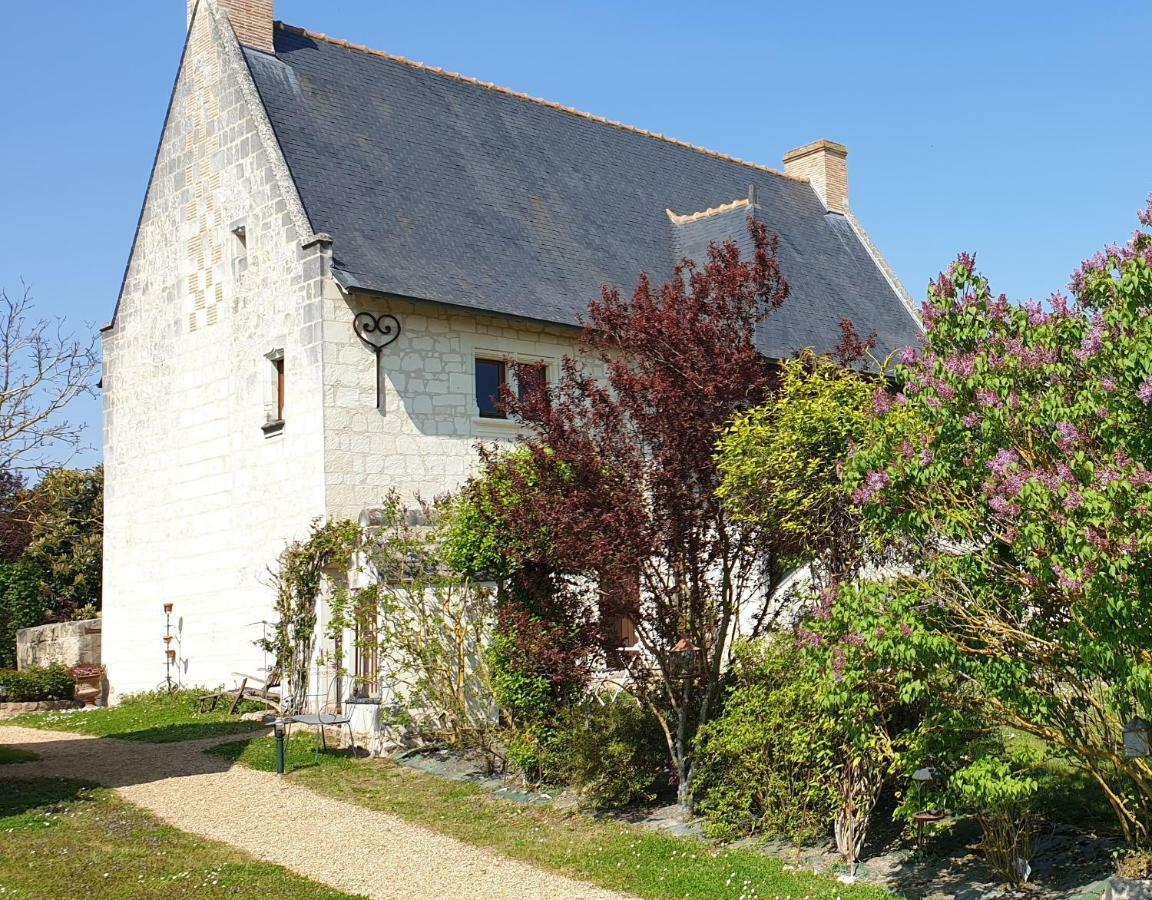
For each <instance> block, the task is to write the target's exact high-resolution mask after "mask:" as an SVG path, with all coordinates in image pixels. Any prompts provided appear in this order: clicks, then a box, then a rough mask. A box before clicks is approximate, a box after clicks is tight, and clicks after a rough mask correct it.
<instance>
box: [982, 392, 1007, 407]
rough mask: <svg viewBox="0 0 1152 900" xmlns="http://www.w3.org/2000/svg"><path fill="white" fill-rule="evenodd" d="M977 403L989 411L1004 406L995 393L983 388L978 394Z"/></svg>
mask: <svg viewBox="0 0 1152 900" xmlns="http://www.w3.org/2000/svg"><path fill="white" fill-rule="evenodd" d="M976 402H978V403H979V404H980V405H981V406H983V407H986V408H988V409H999V408H1000V407H1001V406H1002V405H1003V404H1002V403H1001V402H1000V397H999V396H997V394H996V392H995V391H990V390H987V389H986V388H982V389H980V390H978V391H977V392H976Z"/></svg>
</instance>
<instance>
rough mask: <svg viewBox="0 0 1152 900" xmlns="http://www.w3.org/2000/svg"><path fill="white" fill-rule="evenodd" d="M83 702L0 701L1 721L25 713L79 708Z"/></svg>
mask: <svg viewBox="0 0 1152 900" xmlns="http://www.w3.org/2000/svg"><path fill="white" fill-rule="evenodd" d="M83 705H84V704H83V703H77V702H76V701H75V700H36V701H34V702H31V703H0V721H3V720H4V719H11V718H14V717H16V716H22V715H24V714H25V713H34V712H50V711H52V710H56V709H79V708H80V707H82V706H83Z"/></svg>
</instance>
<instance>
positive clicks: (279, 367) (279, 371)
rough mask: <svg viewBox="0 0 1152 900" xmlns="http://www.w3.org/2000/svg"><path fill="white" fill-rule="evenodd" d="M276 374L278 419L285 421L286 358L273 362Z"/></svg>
mask: <svg viewBox="0 0 1152 900" xmlns="http://www.w3.org/2000/svg"><path fill="white" fill-rule="evenodd" d="M272 368H273V370H275V372H276V418H277V420H279V421H281V422H283V421H284V357H280V359H274V360H272Z"/></svg>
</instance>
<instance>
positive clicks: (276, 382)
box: [263, 350, 285, 435]
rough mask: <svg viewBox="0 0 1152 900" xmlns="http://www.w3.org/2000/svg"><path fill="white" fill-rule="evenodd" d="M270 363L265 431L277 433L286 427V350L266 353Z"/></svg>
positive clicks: (265, 409) (265, 407) (268, 433)
mask: <svg viewBox="0 0 1152 900" xmlns="http://www.w3.org/2000/svg"><path fill="white" fill-rule="evenodd" d="M265 359H267V360H268V363H269V371H268V382H267V384H268V387H267V392H266V394H265V397H266V399H265V403H264V426H263V427H264V433H265V434H266V435H272V434H276V433H277V432H278V431H280V430H281V429H282V428H283V427H284V400H285V391H284V351H283V350H273V351H271V352H270V353H267V354H265Z"/></svg>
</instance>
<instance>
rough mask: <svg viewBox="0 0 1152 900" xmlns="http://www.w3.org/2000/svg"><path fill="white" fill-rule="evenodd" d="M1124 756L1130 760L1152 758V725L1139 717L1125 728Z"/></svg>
mask: <svg viewBox="0 0 1152 900" xmlns="http://www.w3.org/2000/svg"><path fill="white" fill-rule="evenodd" d="M1124 755H1125V756H1127V757H1128V758H1129V759H1136V758H1137V757H1141V756H1152V724H1149V723H1148V722H1146V721H1144V720H1143V719H1141V718H1140V717H1139V716H1137V717H1136V718H1135V719H1133V720H1132V721H1131V722H1129V723H1128V724H1127V725H1125V726H1124Z"/></svg>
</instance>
